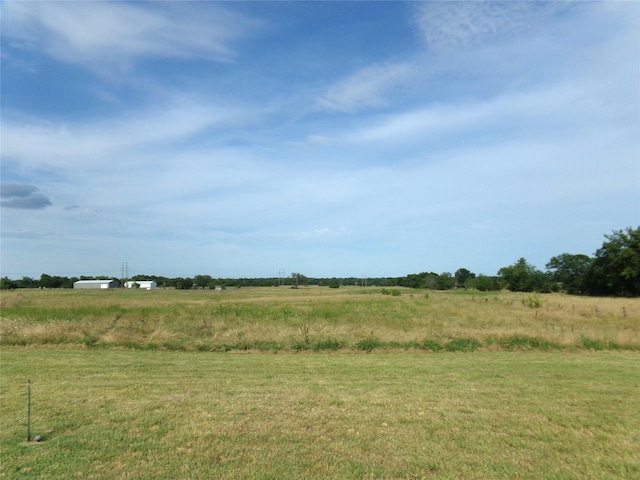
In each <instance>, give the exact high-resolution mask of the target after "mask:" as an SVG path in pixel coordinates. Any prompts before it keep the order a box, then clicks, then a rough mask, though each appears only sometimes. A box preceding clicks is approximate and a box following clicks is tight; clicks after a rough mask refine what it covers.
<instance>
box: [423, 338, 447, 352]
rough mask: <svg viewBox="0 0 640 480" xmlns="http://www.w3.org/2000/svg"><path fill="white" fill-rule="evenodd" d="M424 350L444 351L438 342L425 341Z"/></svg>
mask: <svg viewBox="0 0 640 480" xmlns="http://www.w3.org/2000/svg"><path fill="white" fill-rule="evenodd" d="M422 348H424V349H425V350H431V351H434V352H439V351H440V350H442V345H440V342H438V341H437V340H425V341H424V342H422Z"/></svg>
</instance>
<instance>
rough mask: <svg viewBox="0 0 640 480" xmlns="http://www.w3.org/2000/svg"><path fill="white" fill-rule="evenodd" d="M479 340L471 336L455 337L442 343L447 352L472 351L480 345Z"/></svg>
mask: <svg viewBox="0 0 640 480" xmlns="http://www.w3.org/2000/svg"><path fill="white" fill-rule="evenodd" d="M480 346H481V344H480V342H479V341H477V340H475V339H473V338H455V339H453V340H451V341H450V342H447V343H446V344H445V345H444V349H445V350H446V351H447V352H473V351H475V350H477V349H478V347H480Z"/></svg>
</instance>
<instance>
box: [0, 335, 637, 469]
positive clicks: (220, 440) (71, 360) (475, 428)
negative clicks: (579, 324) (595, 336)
mask: <svg viewBox="0 0 640 480" xmlns="http://www.w3.org/2000/svg"><path fill="white" fill-rule="evenodd" d="M639 360H640V356H639V354H638V353H637V352H619V351H618V352H546V353H542V352H537V351H528V352H475V353H472V354H460V353H441V354H423V353H416V352H414V353H403V352H400V353H395V354H391V355H389V354H372V355H367V354H354V353H337V354H326V353H325V354H318V353H298V354H284V355H283V354H278V355H274V354H273V353H262V354H260V353H258V354H249V355H246V354H233V353H227V354H218V353H201V352H166V351H165V352H162V351H135V350H113V349H110V350H107V349H95V350H86V349H78V348H60V347H38V348H34V347H3V349H2V384H1V387H0V401H1V406H2V429H1V431H0V441H1V443H2V450H1V453H0V460H1V463H2V471H1V472H2V473H1V476H2V478H7V479H21V478H25V479H27V478H38V479H61V478H65V479H66V478H88V479H122V478H136V479H153V480H155V479H158V478H189V479H210V478H219V479H239V478H255V479H276V478H277V479H284V478H305V479H314V478H318V479H320V478H322V479H326V478H340V479H362V478H379V479H408V478H426V479H453V478H465V479H491V478H500V479H513V478H519V479H535V480H538V479H540V478H557V479H581V480H583V479H594V480H595V479H598V480H600V479H632V478H639V477H640V457H639V456H638V452H639V451H640V449H639V447H640V431H639V430H638V428H637V426H638V425H639V424H640V408H638V407H639V405H638V383H637V381H638V378H640V361H639ZM27 379H29V380H31V384H32V416H31V418H32V427H31V431H32V434H33V435H39V436H41V441H40V442H37V443H36V442H33V441H31V442H27V439H26V435H27V425H26V423H27V384H26V383H27Z"/></svg>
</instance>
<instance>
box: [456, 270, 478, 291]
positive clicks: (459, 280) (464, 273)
mask: <svg viewBox="0 0 640 480" xmlns="http://www.w3.org/2000/svg"><path fill="white" fill-rule="evenodd" d="M475 276H476V274H475V273H471V272H470V271H469V270H467V269H466V268H459V269H458V270H456V273H455V274H454V277H455V279H456V287H464V286H465V283H466V281H467V280H469V279H470V278H475Z"/></svg>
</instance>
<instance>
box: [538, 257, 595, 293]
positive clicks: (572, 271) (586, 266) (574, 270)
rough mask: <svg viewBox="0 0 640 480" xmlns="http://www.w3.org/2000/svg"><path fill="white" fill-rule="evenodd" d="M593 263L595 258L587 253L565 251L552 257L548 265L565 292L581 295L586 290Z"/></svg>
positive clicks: (548, 268)
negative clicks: (575, 253)
mask: <svg viewBox="0 0 640 480" xmlns="http://www.w3.org/2000/svg"><path fill="white" fill-rule="evenodd" d="M592 264H593V260H592V259H591V258H590V257H588V256H587V255H582V254H579V255H572V254H570V253H563V254H562V255H558V256H556V257H552V258H551V260H549V263H547V265H546V267H547V270H549V271H550V272H551V276H552V277H553V279H554V280H555V281H556V282H558V283H559V284H561V286H562V289H563V290H564V291H565V292H567V293H570V294H573V295H576V294H577V295H580V294H584V293H585V292H586V281H587V275H588V274H589V270H590V269H591V267H592Z"/></svg>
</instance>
